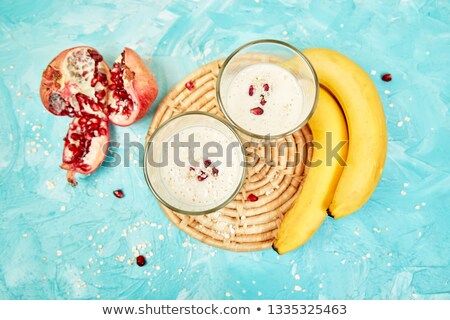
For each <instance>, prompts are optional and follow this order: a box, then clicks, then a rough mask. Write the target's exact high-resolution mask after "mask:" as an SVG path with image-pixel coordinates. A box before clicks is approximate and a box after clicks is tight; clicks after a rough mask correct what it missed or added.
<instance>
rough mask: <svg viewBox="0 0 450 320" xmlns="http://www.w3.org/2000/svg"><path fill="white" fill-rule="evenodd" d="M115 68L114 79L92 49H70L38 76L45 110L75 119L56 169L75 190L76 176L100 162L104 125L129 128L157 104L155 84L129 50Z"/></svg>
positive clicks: (104, 142) (105, 136)
mask: <svg viewBox="0 0 450 320" xmlns="http://www.w3.org/2000/svg"><path fill="white" fill-rule="evenodd" d="M116 67H118V69H119V72H116V70H115V69H114V68H116ZM114 68H113V69H114V70H115V73H113V72H112V71H111V72H110V70H109V67H108V65H107V64H106V63H105V62H104V61H103V57H102V55H101V54H100V53H99V52H98V51H97V50H95V49H94V48H91V47H74V48H70V49H67V50H64V51H62V52H61V53H60V54H59V55H58V56H57V57H56V58H54V59H53V60H52V61H51V62H50V64H49V65H48V66H47V68H46V69H45V71H44V72H43V74H42V81H41V88H40V95H41V100H42V103H43V104H44V107H45V108H46V109H47V110H48V111H50V112H51V113H53V114H54V115H57V116H69V117H72V118H74V119H73V121H72V123H71V124H70V126H69V130H68V132H67V135H66V137H65V138H64V150H63V163H62V164H61V168H63V169H65V170H67V180H68V181H69V182H70V183H71V184H72V185H74V186H75V185H77V182H76V180H75V173H77V172H78V173H82V174H89V173H91V172H93V171H95V170H96V169H97V168H98V167H99V166H100V164H101V163H102V162H103V160H104V158H105V156H106V154H105V150H107V148H106V147H107V144H108V142H109V128H108V122H109V121H111V122H113V123H115V124H118V125H123V126H125V125H130V124H132V123H133V122H135V121H137V120H139V119H140V118H142V117H143V116H144V115H145V114H146V113H147V111H148V109H149V108H150V105H151V103H152V102H153V101H154V100H155V98H156V95H157V92H158V88H157V84H156V81H155V79H154V77H153V75H152V74H151V72H150V70H149V69H148V68H147V66H146V65H145V63H144V62H143V61H142V59H141V58H140V57H139V56H138V55H137V54H136V53H135V52H134V51H133V50H131V49H128V48H125V50H124V51H123V52H122V55H121V58H120V63H119V65H118V66H116V63H115V67H114ZM116 69H117V68H116ZM112 75H114V77H112ZM112 96H116V97H117V99H114V98H112ZM130 97H131V98H130ZM124 101H125V103H124Z"/></svg>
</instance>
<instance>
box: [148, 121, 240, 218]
mask: <svg viewBox="0 0 450 320" xmlns="http://www.w3.org/2000/svg"><path fill="white" fill-rule="evenodd" d="M193 116H199V115H191V117H193ZM203 117H206V118H207V120H208V121H205V120H206V118H205V119H203V118H202V117H199V118H198V119H196V120H195V121H180V122H179V124H177V125H176V126H175V125H174V126H173V128H172V129H171V132H170V133H168V134H165V135H164V136H162V137H159V138H158V137H157V138H158V140H159V139H160V140H159V141H155V142H154V145H153V148H155V150H154V152H153V153H154V155H155V156H156V159H155V160H156V161H158V162H161V161H162V160H163V159H164V157H166V159H167V160H166V161H167V165H163V166H160V167H150V168H149V169H148V175H149V177H150V180H151V184H152V185H153V190H154V191H155V192H156V193H157V194H158V196H159V197H160V198H161V199H162V200H164V201H165V202H166V203H168V204H169V205H171V206H172V207H174V208H175V209H179V210H180V211H184V212H185V213H197V212H202V211H208V210H211V209H214V208H216V207H217V206H220V205H221V204H223V203H225V202H227V200H229V199H230V197H231V196H233V194H235V193H236V192H237V189H238V188H239V187H240V184H241V181H242V179H243V176H244V174H245V171H244V170H245V167H244V155H243V152H242V149H241V145H240V143H239V140H238V139H237V137H236V136H235V134H234V133H233V132H232V131H231V129H230V128H229V127H227V126H226V125H225V124H223V123H222V122H220V121H219V120H217V119H215V118H212V117H209V116H204V115H203ZM181 118H182V117H180V118H179V119H181ZM211 119H212V120H213V121H212V122H211ZM182 120H184V119H182ZM188 120H189V119H188ZM191 120H194V119H191ZM190 137H191V140H190V139H189V138H190ZM188 141H193V142H195V143H196V144H197V145H196V146H195V147H193V148H190V149H189V148H188V147H187V146H186V144H184V143H186V142H188ZM180 143H181V144H180ZM163 144H165V145H167V150H166V151H162V152H161V150H162V148H161V147H160V146H161V145H163ZM205 146H206V147H205ZM227 148H228V150H227ZM219 149H221V150H222V151H220V152H219Z"/></svg>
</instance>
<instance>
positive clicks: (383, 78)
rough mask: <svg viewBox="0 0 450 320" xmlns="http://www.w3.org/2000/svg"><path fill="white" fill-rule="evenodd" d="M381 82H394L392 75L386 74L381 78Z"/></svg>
mask: <svg viewBox="0 0 450 320" xmlns="http://www.w3.org/2000/svg"><path fill="white" fill-rule="evenodd" d="M381 80H383V81H386V82H389V81H391V80H392V75H391V74H390V73H385V74H383V75H382V76H381Z"/></svg>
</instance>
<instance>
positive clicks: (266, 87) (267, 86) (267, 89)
mask: <svg viewBox="0 0 450 320" xmlns="http://www.w3.org/2000/svg"><path fill="white" fill-rule="evenodd" d="M263 88H264V91H269V85H268V84H267V83H265V84H264V85H263Z"/></svg>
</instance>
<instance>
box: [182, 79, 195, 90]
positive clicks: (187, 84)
mask: <svg viewBox="0 0 450 320" xmlns="http://www.w3.org/2000/svg"><path fill="white" fill-rule="evenodd" d="M184 86H185V87H186V89H188V90H189V91H192V90H194V89H195V85H194V83H193V82H192V81H188V82H186V84H185V85H184Z"/></svg>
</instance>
